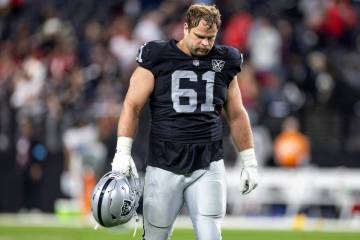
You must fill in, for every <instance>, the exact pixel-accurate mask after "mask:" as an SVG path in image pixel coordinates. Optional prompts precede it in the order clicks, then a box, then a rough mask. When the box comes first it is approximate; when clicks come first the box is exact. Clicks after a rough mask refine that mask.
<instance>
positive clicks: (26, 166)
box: [16, 118, 47, 210]
mask: <svg viewBox="0 0 360 240" xmlns="http://www.w3.org/2000/svg"><path fill="white" fill-rule="evenodd" d="M19 130H20V134H19V137H18V140H17V143H16V151H17V154H16V162H17V167H18V169H19V171H20V172H21V178H22V184H23V185H22V194H23V195H22V197H23V199H24V202H23V206H22V207H23V208H25V209H28V210H33V209H37V210H40V209H41V208H42V202H41V197H42V181H43V175H44V172H43V169H44V168H43V165H44V160H45V158H46V155H47V151H46V148H45V147H44V145H42V144H41V143H40V142H39V141H38V139H37V137H36V136H35V133H34V127H33V123H32V121H31V119H29V118H24V119H22V120H20V122H19Z"/></svg>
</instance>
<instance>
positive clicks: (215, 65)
mask: <svg viewBox="0 0 360 240" xmlns="http://www.w3.org/2000/svg"><path fill="white" fill-rule="evenodd" d="M211 62H212V69H213V70H214V71H215V72H221V70H222V69H223V67H224V65H225V61H223V60H218V59H213V60H212V61H211Z"/></svg>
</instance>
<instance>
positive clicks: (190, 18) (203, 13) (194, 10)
mask: <svg viewBox="0 0 360 240" xmlns="http://www.w3.org/2000/svg"><path fill="white" fill-rule="evenodd" d="M220 17H221V15H220V12H219V9H217V7H216V6H215V5H212V6H209V5H204V4H193V5H191V6H190V7H189V9H188V10H187V12H186V17H185V22H186V23H187V25H188V28H189V30H190V29H191V28H194V27H197V26H198V25H199V23H200V21H201V20H204V21H205V22H206V23H207V25H208V27H209V28H211V27H212V26H213V25H214V24H215V25H216V27H217V29H219V28H220V25H221V18H220Z"/></svg>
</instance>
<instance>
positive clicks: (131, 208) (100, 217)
mask: <svg viewBox="0 0 360 240" xmlns="http://www.w3.org/2000/svg"><path fill="white" fill-rule="evenodd" d="M140 196H141V191H140V183H139V179H137V178H134V177H132V176H131V177H126V176H124V175H123V174H121V173H119V172H109V173H107V174H105V175H104V176H103V177H102V178H101V179H100V180H99V182H98V183H97V184H96V186H95V188H94V190H93V193H92V195H91V211H92V214H93V216H94V218H95V220H96V221H97V222H98V223H99V224H100V225H101V226H103V227H114V226H117V225H120V224H124V223H127V222H128V221H130V219H131V218H132V216H133V215H134V214H135V211H136V209H137V207H138V206H139V199H140Z"/></svg>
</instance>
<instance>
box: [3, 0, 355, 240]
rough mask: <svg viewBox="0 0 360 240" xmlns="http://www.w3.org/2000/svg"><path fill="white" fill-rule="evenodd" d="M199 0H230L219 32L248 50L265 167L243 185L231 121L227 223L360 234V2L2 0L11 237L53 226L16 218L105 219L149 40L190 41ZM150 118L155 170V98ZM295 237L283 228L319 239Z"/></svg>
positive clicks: (248, 101) (138, 153) (250, 93)
mask: <svg viewBox="0 0 360 240" xmlns="http://www.w3.org/2000/svg"><path fill="white" fill-rule="evenodd" d="M193 2H204V3H214V4H216V5H217V6H218V7H219V8H220V10H221V12H222V20H223V25H222V28H221V30H220V32H219V35H218V39H217V42H218V43H220V44H228V45H231V46H234V47H236V48H238V49H240V50H241V51H242V52H243V53H244V56H245V62H244V65H243V68H242V73H241V74H240V77H239V85H240V88H241V90H242V95H243V101H244V103H245V106H246V108H247V110H248V112H249V115H250V118H251V123H252V126H253V132H254V138H255V143H256V154H257V158H258V161H259V163H260V165H261V169H260V186H259V187H258V189H257V190H256V191H255V192H254V193H252V194H250V195H249V196H246V197H243V196H241V195H240V192H239V190H238V189H237V183H238V178H239V166H240V163H239V159H238V157H237V154H236V151H235V149H234V147H233V145H232V141H231V138H230V136H229V131H228V129H227V128H226V127H225V133H226V135H225V137H224V140H223V141H224V147H225V149H226V158H225V161H226V165H227V169H228V189H229V191H228V217H227V218H226V219H225V223H224V227H225V228H231V229H253V230H255V232H256V231H257V230H259V229H261V230H281V231H283V230H289V231H292V230H296V231H300V232H301V230H310V231H340V232H343V231H360V25H359V21H360V19H359V16H360V15H359V14H360V1H359V0H298V1H296V0H273V1H270V0H252V1H250V0H248V1H245V0H222V1H221V0H218V1H216V0H207V1H206V0H205V1H190V0H179V1H171V0H102V1H97V0H47V1H41V0H0V189H1V193H0V226H2V227H0V239H18V238H16V237H15V236H16V234H18V236H19V239H20V238H21V239H27V238H26V236H27V235H26V234H27V231H28V232H29V234H32V233H33V234H36V232H41V231H42V232H46V230H44V231H43V230H39V229H38V230H36V229H35V228H34V229H32V228H30V230H29V229H27V228H23V229H22V230H21V231H20V230H19V229H16V230H14V229H12V228H11V226H24V227H25V226H27V227H32V226H38V227H39V226H48V227H60V226H61V227H70V226H72V227H74V226H75V227H80V228H82V227H89V226H91V225H92V223H93V222H92V219H91V217H89V208H90V207H89V201H88V200H89V194H90V192H91V189H92V187H93V186H94V184H95V183H96V180H97V179H98V178H99V177H100V176H101V175H102V174H103V173H105V172H106V171H108V170H109V169H110V161H111V160H112V156H113V154H114V150H115V144H116V126H117V119H118V115H119V111H120V109H121V103H122V100H123V99H124V95H125V93H126V89H127V86H128V81H129V76H130V74H131V72H132V70H133V69H134V67H136V63H135V57H136V54H137V50H138V48H139V46H141V44H143V43H144V42H147V41H151V40H155V39H167V38H175V39H180V38H181V37H182V26H183V18H182V17H183V14H184V11H185V10H186V9H187V7H188V6H189V4H191V3H193ZM141 118H142V119H141V122H140V129H139V131H138V135H137V137H136V141H135V146H134V149H133V155H134V158H135V161H136V164H137V166H138V168H139V169H140V171H144V159H145V156H146V152H147V135H148V132H149V121H148V120H149V110H148V109H147V108H145V110H144V112H143V114H142V116H141ZM139 213H140V214H141V209H139ZM182 215H183V216H186V210H184V212H183V213H182ZM140 225H141V224H140ZM129 226H130V227H131V225H129ZM176 226H177V227H179V228H189V227H190V226H191V223H190V222H189V221H188V220H186V218H184V217H181V218H180V219H179V220H178V221H177V225H176ZM52 231H54V235H53V237H54V236H55V235H57V233H58V234H60V236H61V234H62V233H60V232H56V230H51V229H50V228H49V230H48V232H49V234H51V233H52ZM67 231H68V233H69V230H66V231H63V232H67ZM12 232H15V233H13V234H12ZM21 233H24V234H23V235H21ZM228 233H229V232H227V231H225V233H224V236H225V239H232V238H231V237H230V233H229V235H227V234H228ZM90 234H91V233H90ZM96 234H98V233H96ZM96 234H95V235H93V236H99V238H101V232H100V233H99V234H100V235H96ZM238 234H239V235H236V236H239V237H234V238H233V239H240V238H241V237H240V236H243V238H244V239H245V238H246V239H264V236H266V238H267V239H272V238H271V237H270V236H271V234H269V233H268V232H266V233H265V234H264V235H262V236H260V237H259V238H250V237H249V238H248V235H246V234H247V232H242V234H243V235H241V233H238ZM283 234H285V235H279V236H278V237H276V238H274V239H312V238H310V237H307V235H300V237H295V236H292V237H291V236H287V235H286V232H283ZM304 234H305V233H304ZM70 235H71V234H70ZM70 235H69V236H68V237H69V238H68V239H82V237H76V236H77V235H76V234H75V233H74V235H73V237H72V238H71V237H70ZM175 235H176V234H175ZM74 236H75V237H74ZM79 236H80V235H79ZM124 236H125V235H124ZM126 236H127V235H126ZM126 236H125V238H126ZM129 236H130V235H129ZM184 236H192V235H184ZM226 236H228V238H227V237H226ZM331 236H332V237H331ZM336 236H337V237H336ZM351 236H353V238H351V237H350V235H346V234H345V233H344V234H342V233H337V235H324V236H318V237H315V238H314V239H355V238H356V239H360V238H359V237H360V235H359V234H358V233H353V235H351ZM43 238H44V239H50V238H49V237H43ZM138 238H139V236H138ZM184 238H186V237H184ZM184 238H179V239H184ZM188 238H189V237H188ZM188 238H187V239H188ZM28 239H32V238H28ZM36 239H42V237H41V236H40V235H39V236H38V238H36ZM54 239H56V238H54ZM84 239H85V237H84ZM87 239H88V238H87ZM102 239H107V238H102ZM109 239H112V238H109ZM114 239H115V238H114ZM117 239H119V238H117Z"/></svg>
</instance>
